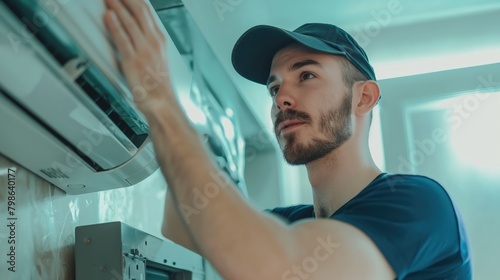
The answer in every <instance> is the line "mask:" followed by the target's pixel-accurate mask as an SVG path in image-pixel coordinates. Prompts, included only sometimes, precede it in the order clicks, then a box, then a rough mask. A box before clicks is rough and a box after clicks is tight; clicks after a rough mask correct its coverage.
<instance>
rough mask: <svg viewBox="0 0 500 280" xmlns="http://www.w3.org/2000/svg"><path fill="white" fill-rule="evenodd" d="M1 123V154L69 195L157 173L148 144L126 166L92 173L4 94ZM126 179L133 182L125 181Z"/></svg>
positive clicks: (113, 187) (122, 183)
mask: <svg viewBox="0 0 500 280" xmlns="http://www.w3.org/2000/svg"><path fill="white" fill-rule="evenodd" d="M0 120H1V121H0V131H2V132H3V133H2V137H1V139H0V153H1V154H3V155H5V156H7V157H9V158H11V159H14V160H15V161H16V162H18V163H19V164H21V165H23V166H24V167H25V168H27V169H29V170H31V171H32V172H33V173H35V174H37V175H39V176H40V177H42V178H44V179H45V180H47V181H49V182H50V183H52V184H54V185H56V186H57V187H59V188H60V189H62V190H63V191H65V192H66V193H68V194H82V193H89V192H96V191H101V190H108V189H115V188H121V187H124V186H130V185H131V183H134V184H135V183H137V182H139V181H141V180H143V179H145V178H146V177H148V176H149V175H151V174H152V173H153V172H154V171H155V170H156V169H158V164H157V163H156V161H155V158H154V153H153V152H152V147H151V146H150V142H149V141H147V142H148V144H145V145H144V146H143V147H141V148H140V149H139V151H138V153H137V154H136V155H135V156H134V157H133V158H132V159H131V160H130V161H128V162H126V163H125V164H123V165H121V166H119V167H117V168H114V169H112V170H108V171H104V172H95V171H94V170H92V168H90V167H89V166H88V165H86V164H85V162H84V161H83V160H82V159H81V158H80V157H79V156H78V155H77V154H75V153H74V152H73V151H72V150H70V149H68V148H67V147H66V146H65V145H64V144H63V143H61V142H60V141H59V140H58V139H57V138H55V137H54V136H53V135H52V134H51V133H49V132H48V131H47V130H46V129H45V128H43V127H41V126H40V125H38V124H37V123H36V122H35V121H34V120H33V119H32V118H31V117H30V116H28V115H26V114H25V113H24V112H23V111H22V110H21V109H19V108H18V107H16V106H15V104H13V103H12V102H11V101H10V100H9V99H8V98H5V96H4V95H3V94H0ZM34 143H35V144H34ZM128 177H133V178H134V179H135V180H133V181H132V180H128ZM129 181H131V183H129Z"/></svg>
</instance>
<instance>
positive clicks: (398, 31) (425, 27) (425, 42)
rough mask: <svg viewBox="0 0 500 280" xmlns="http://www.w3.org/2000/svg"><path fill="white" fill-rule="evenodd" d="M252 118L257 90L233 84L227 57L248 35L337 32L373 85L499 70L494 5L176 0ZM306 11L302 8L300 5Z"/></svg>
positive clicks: (257, 109) (263, 99) (498, 21)
mask: <svg viewBox="0 0 500 280" xmlns="http://www.w3.org/2000/svg"><path fill="white" fill-rule="evenodd" d="M183 3H184V5H185V6H186V8H187V10H188V11H189V13H190V14H191V15H192V17H193V18H194V21H195V22H196V23H197V25H198V27H199V29H200V30H201V32H202V34H203V35H204V36H205V38H206V40H207V42H208V44H209V46H210V47H211V48H212V50H213V52H214V54H215V56H216V57H217V59H218V60H219V61H220V62H221V64H222V66H223V68H224V69H225V71H226V72H227V74H228V76H229V77H230V79H231V80H232V81H233V82H234V83H235V85H236V87H237V88H238V90H239V91H240V93H241V95H242V96H243V98H244V99H245V100H246V102H247V103H248V104H249V106H250V107H251V109H252V110H253V111H254V113H255V115H256V116H257V117H258V118H259V119H260V120H261V121H262V122H264V123H268V122H269V117H268V116H269V113H268V112H269V106H270V102H271V101H270V100H269V98H267V95H266V94H264V91H265V90H264V88H263V87H262V86H260V85H257V84H255V83H252V82H249V81H247V80H245V79H243V78H242V77H240V76H239V75H238V74H237V73H236V72H235V71H234V69H233V67H232V65H231V62H230V55H231V50H232V47H233V45H234V43H235V42H236V40H237V39H238V37H239V36H240V35H241V34H242V33H243V32H245V31H246V30H247V29H248V28H250V27H252V26H255V25H259V24H270V25H275V26H278V27H282V28H287V29H294V28H296V27H298V26H300V25H302V24H303V23H306V22H328V23H333V24H336V25H338V26H340V27H342V28H344V29H346V30H347V31H348V32H350V33H351V34H352V35H353V37H355V38H356V39H357V40H358V41H359V42H360V44H361V45H363V46H364V48H365V50H366V52H367V54H368V56H369V57H370V60H371V62H372V64H373V66H374V68H375V71H376V72H377V76H378V79H379V80H381V79H388V78H393V77H397V76H401V75H415V74H421V73H428V72H435V71H442V70H447V69H453V68H463V67H468V66H473V65H481V64H490V63H496V62H500V28H498V26H500V1H498V0H474V1H473V0H433V1H430V0H429V1H417V0H372V1H363V2H362V3H361V1H357V2H354V1H348V0H337V1H327V0H317V1H308V2H306V1H294V0H252V1H250V0H210V1H208V0H207V1H200V0H183ZM305 3H307V4H305Z"/></svg>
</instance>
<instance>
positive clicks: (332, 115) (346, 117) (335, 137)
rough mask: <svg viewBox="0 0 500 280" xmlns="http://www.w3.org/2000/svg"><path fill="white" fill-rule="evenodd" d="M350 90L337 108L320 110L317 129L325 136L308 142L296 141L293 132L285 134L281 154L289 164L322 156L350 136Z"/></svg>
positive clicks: (305, 162)
mask: <svg viewBox="0 0 500 280" xmlns="http://www.w3.org/2000/svg"><path fill="white" fill-rule="evenodd" d="M351 105H352V91H350V92H348V93H346V94H345V95H344V98H343V100H342V103H341V104H340V106H339V107H338V108H333V109H331V110H329V111H327V112H322V113H321V114H320V119H319V131H320V132H321V133H322V134H324V135H325V136H326V137H325V138H326V139H325V138H323V137H322V138H319V137H315V138H313V139H311V140H310V141H311V142H310V143H306V144H303V143H297V141H296V135H295V133H292V134H290V135H287V136H285V140H286V145H285V147H284V148H283V156H284V158H285V160H286V161H287V162H288V163H289V164H291V165H301V164H307V163H310V162H312V161H314V160H317V159H319V158H322V157H324V156H326V155H327V154H329V153H330V152H332V151H333V150H335V149H337V148H338V147H340V146H341V145H342V144H343V143H344V142H346V141H347V140H349V139H350V138H351V136H352V121H351V117H350V114H351Z"/></svg>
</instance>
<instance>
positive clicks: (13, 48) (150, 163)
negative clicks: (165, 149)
mask: <svg viewBox="0 0 500 280" xmlns="http://www.w3.org/2000/svg"><path fill="white" fill-rule="evenodd" d="M78 2H79V1H70V0H67V1H53V0H46V1H37V0H4V1H3V2H0V63H1V65H0V154H3V155H5V156H7V157H9V158H11V159H12V160H14V161H16V162H17V163H19V164H20V165H22V166H24V167H25V168H27V169H29V170H31V171H32V172H34V173H36V174H37V175H39V176H40V177H42V178H44V179H45V180H47V181H49V182H50V183H52V184H54V185H56V186H57V187H59V188H61V189H62V190H63V191H65V192H66V193H68V194H81V193H88V192H95V191H101V190H108V189H115V188H120V187H125V186H130V185H134V184H136V183H138V182H140V181H141V180H143V179H145V178H146V177H148V176H149V175H151V174H152V173H153V172H154V171H155V170H157V169H158V164H157V162H156V160H155V155H154V152H153V147H152V143H151V141H150V138H149V137H148V132H149V128H148V125H147V124H146V121H145V119H144V117H143V116H142V115H141V113H140V112H138V111H137V109H136V108H135V107H134V104H133V100H132V97H131V94H130V92H129V91H128V89H127V87H126V86H125V85H126V82H125V80H124V78H123V76H122V75H121V74H120V71H119V70H118V67H117V65H116V60H115V59H114V50H113V48H112V46H111V45H110V43H109V40H108V39H107V38H106V35H105V32H104V31H103V30H102V26H101V25H102V20H101V19H100V18H99V19H96V18H94V19H92V17H89V16H87V17H82V19H86V20H87V21H88V22H81V20H82V19H78V20H75V19H72V18H71V16H72V14H73V15H74V14H75V13H86V12H88V11H86V10H81V11H76V12H75V9H79V8H80V7H79V5H78ZM94 2H97V1H94ZM99 2H100V3H101V4H100V5H103V4H102V2H103V1H99ZM97 8H100V9H104V8H103V7H99V6H97ZM72 9H73V12H72V13H70V12H68V11H70V10H72ZM71 24H72V25H71ZM79 24H81V25H83V24H86V27H87V26H88V27H89V28H94V30H95V32H84V31H82V29H80V28H78V25H79ZM63 25H64V26H63ZM96 38H97V39H96Z"/></svg>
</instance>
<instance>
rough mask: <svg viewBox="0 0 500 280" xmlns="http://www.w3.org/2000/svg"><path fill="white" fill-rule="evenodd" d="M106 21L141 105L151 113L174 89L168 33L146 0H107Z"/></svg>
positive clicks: (124, 69) (125, 71) (123, 69)
mask: <svg viewBox="0 0 500 280" xmlns="http://www.w3.org/2000/svg"><path fill="white" fill-rule="evenodd" d="M105 3H106V6H107V8H108V10H107V11H106V12H105V14H104V22H105V25H106V27H107V28H108V30H109V31H110V34H111V37H112V39H113V41H114V43H115V45H116V48H117V49H118V52H119V53H120V56H121V67H122V71H123V73H124V74H125V77H126V78H127V81H128V83H129V87H130V90H131V91H132V94H133V96H134V100H135V102H136V104H137V106H138V107H139V109H140V110H141V111H142V112H143V113H144V115H146V117H148V115H149V114H150V113H152V112H153V111H154V109H155V108H158V107H160V106H161V105H163V104H164V103H165V102H167V100H166V99H165V95H166V94H167V93H173V90H172V88H171V84H170V79H169V71H168V65H167V48H166V46H167V43H166V41H167V40H166V37H165V34H164V33H163V32H162V29H161V28H160V27H159V26H158V24H157V21H156V20H155V19H154V17H153V12H152V11H151V9H150V6H149V5H148V4H147V3H146V2H144V1H143V0H105Z"/></svg>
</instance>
